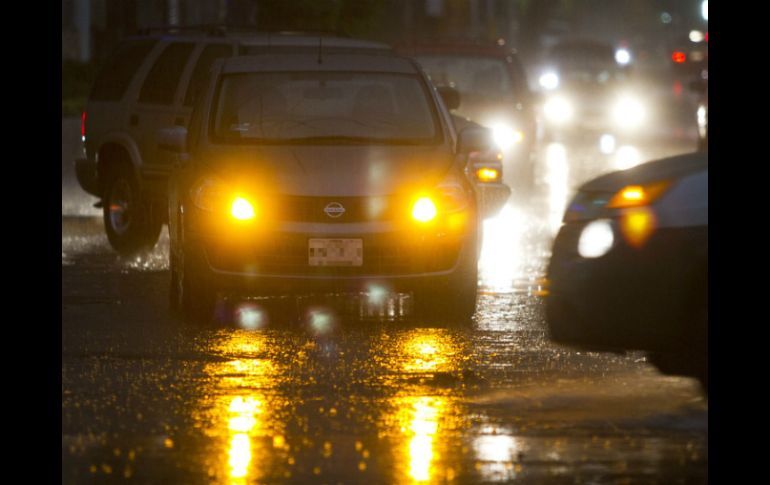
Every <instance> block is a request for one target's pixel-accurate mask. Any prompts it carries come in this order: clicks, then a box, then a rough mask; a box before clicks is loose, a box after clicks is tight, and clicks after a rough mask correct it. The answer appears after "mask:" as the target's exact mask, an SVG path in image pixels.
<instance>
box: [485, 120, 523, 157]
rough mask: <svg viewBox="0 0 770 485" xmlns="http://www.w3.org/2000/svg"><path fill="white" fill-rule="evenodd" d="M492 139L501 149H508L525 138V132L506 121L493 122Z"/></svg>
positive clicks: (491, 126)
mask: <svg viewBox="0 0 770 485" xmlns="http://www.w3.org/2000/svg"><path fill="white" fill-rule="evenodd" d="M489 127H490V128H491V129H492V140H494V142H495V145H497V146H498V147H499V148H500V149H501V150H507V149H508V148H510V147H511V146H512V145H514V144H516V143H521V142H522V140H524V133H522V132H521V131H520V130H517V129H515V128H513V127H512V126H510V125H508V124H505V123H491V124H490V125H489Z"/></svg>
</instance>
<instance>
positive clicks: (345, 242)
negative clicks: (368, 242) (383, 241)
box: [308, 239, 364, 266]
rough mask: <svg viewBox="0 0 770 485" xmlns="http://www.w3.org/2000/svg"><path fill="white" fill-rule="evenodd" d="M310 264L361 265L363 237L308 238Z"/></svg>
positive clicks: (362, 260) (362, 262)
mask: <svg viewBox="0 0 770 485" xmlns="http://www.w3.org/2000/svg"><path fill="white" fill-rule="evenodd" d="M308 263H309V264H310V266H361V265H363V264H364V240H363V239H308Z"/></svg>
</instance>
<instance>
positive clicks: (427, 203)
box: [412, 196, 438, 223]
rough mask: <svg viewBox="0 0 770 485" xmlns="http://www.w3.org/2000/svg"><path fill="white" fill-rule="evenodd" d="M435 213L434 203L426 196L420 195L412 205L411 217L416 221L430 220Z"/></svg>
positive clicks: (433, 217) (436, 211)
mask: <svg viewBox="0 0 770 485" xmlns="http://www.w3.org/2000/svg"><path fill="white" fill-rule="evenodd" d="M437 213H438V210H437V209H436V204H435V203H434V202H433V201H432V200H431V198H430V197H427V196H423V197H420V198H419V199H417V200H416V201H415V202H414V205H412V217H413V218H414V220H416V221H418V222H423V223H425V222H430V221H432V220H433V219H435V218H436V214H437Z"/></svg>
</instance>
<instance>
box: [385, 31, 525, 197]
mask: <svg viewBox="0 0 770 485" xmlns="http://www.w3.org/2000/svg"><path fill="white" fill-rule="evenodd" d="M396 50H397V51H398V52H401V53H402V54H404V55H408V56H410V57H413V58H414V59H416V60H417V62H418V63H419V64H420V65H421V66H422V68H423V69H424V70H425V72H426V73H427V74H428V76H429V77H430V78H431V80H432V81H433V83H434V84H435V85H436V86H439V87H440V86H449V87H452V88H454V89H456V90H457V91H458V92H459V94H460V101H459V104H458V105H457V106H456V107H455V109H454V113H455V114H456V115H458V116H460V117H463V118H466V119H468V120H472V121H474V122H476V123H478V124H480V125H483V126H485V127H488V128H489V129H491V130H492V135H493V138H494V141H495V144H496V145H497V148H498V149H499V151H500V152H501V153H502V162H503V167H504V171H505V181H506V182H507V183H508V184H509V185H511V186H517V187H529V186H531V185H532V183H533V182H534V163H535V157H534V150H535V142H536V138H537V125H536V116H535V109H534V104H535V103H534V97H533V95H532V93H531V92H530V90H529V84H528V82H527V76H526V73H525V71H524V68H523V67H522V65H521V62H520V61H519V58H518V55H517V53H516V51H515V50H513V49H510V48H504V47H502V46H499V45H497V44H493V45H489V44H478V43H471V42H468V41H457V42H454V41H445V42H421V43H411V44H402V45H397V46H396Z"/></svg>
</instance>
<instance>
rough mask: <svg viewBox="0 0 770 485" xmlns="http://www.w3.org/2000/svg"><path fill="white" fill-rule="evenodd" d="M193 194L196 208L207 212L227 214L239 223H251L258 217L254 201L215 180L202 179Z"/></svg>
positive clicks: (195, 186)
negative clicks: (250, 221)
mask: <svg viewBox="0 0 770 485" xmlns="http://www.w3.org/2000/svg"><path fill="white" fill-rule="evenodd" d="M191 192H192V200H193V203H194V204H195V206H196V207H197V208H199V209H201V210H204V211H206V212H213V213H227V214H228V215H230V217H232V218H233V219H235V220H239V221H249V220H252V219H254V218H255V217H256V210H255V206H254V202H253V201H250V200H248V199H247V198H246V197H243V196H242V195H239V194H237V193H235V192H234V191H233V190H232V189H230V188H228V187H227V186H226V185H225V184H224V183H222V182H220V181H218V180H215V179H213V178H203V179H201V180H200V181H199V182H198V183H196V184H195V185H194V186H193V189H192V191H191Z"/></svg>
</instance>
